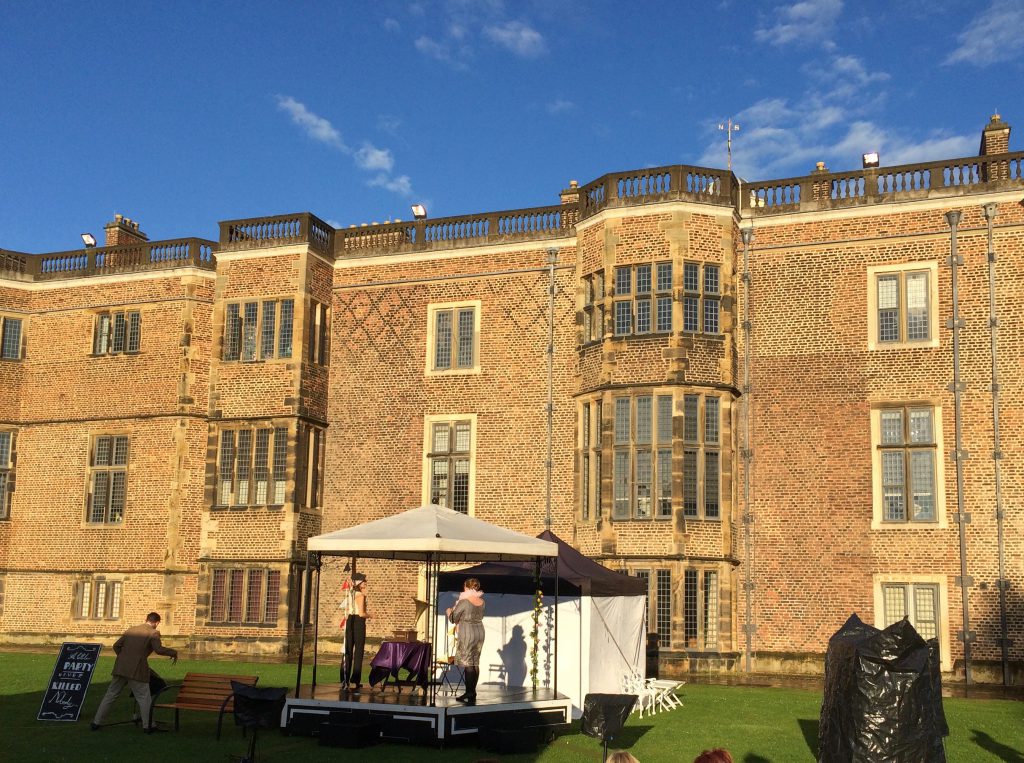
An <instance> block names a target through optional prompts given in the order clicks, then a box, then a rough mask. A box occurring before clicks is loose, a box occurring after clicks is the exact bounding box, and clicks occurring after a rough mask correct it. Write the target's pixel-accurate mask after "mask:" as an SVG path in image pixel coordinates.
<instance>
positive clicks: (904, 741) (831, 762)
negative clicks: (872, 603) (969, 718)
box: [818, 615, 949, 763]
mask: <svg viewBox="0 0 1024 763" xmlns="http://www.w3.org/2000/svg"><path fill="white" fill-rule="evenodd" d="M946 736H949V726H948V725H947V724H946V716H945V713H943V711H942V679H941V676H940V673H939V644H938V641H936V640H935V639H929V640H928V641H925V640H924V639H923V638H921V636H920V634H918V632H917V631H916V630H915V629H914V626H912V625H911V624H910V622H909V621H908V620H907V619H906V618H904V619H903V620H901V621H900V622H898V623H893V624H892V625H890V626H889V627H888V628H886V629H885V630H879V629H878V628H875V627H873V626H871V625H867V624H866V623H863V622H861V621H860V618H858V617H857V615H851V616H850V619H849V620H847V621H846V624H845V625H844V626H843V627H842V628H840V629H839V630H838V631H836V633H835V634H834V635H833V636H832V638H830V639H829V642H828V652H827V653H826V654H825V692H824V697H823V698H822V701H821V720H820V723H819V725H818V761H819V763H855V762H856V763H860V762H861V761H871V762H872V763H875V762H876V761H877V762H878V763H944V761H945V760H946V752H945V749H944V748H943V743H942V738H943V737H946Z"/></svg>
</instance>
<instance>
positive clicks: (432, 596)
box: [427, 561, 441, 707]
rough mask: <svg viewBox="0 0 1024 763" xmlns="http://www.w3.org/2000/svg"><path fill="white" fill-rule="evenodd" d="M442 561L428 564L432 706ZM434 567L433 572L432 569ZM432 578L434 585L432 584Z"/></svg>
mask: <svg viewBox="0 0 1024 763" xmlns="http://www.w3.org/2000/svg"><path fill="white" fill-rule="evenodd" d="M440 564H441V563H440V561H435V562H434V564H433V565H431V564H430V563H429V562H428V563H427V594H428V596H429V598H428V599H427V637H428V640H429V641H430V673H429V674H428V675H427V691H428V692H429V702H430V706H431V707H434V706H435V705H436V704H437V685H436V684H435V683H434V663H435V662H437V584H438V575H439V568H440ZM431 567H433V570H431V569H430V568H431ZM431 577H432V578H433V584H431Z"/></svg>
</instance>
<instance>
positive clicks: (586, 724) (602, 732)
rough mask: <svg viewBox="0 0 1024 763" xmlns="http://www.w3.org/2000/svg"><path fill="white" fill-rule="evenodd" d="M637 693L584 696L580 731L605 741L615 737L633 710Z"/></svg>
mask: <svg viewBox="0 0 1024 763" xmlns="http://www.w3.org/2000/svg"><path fill="white" fill-rule="evenodd" d="M636 700H637V695H636V694H588V695H587V696H586V697H584V698H583V717H582V718H580V726H581V728H580V731H582V732H583V733H584V734H586V735H587V736H588V737H596V738H597V739H600V740H601V741H603V742H608V741H610V740H611V739H614V738H615V735H616V734H618V733H619V732H620V731H622V727H623V726H625V725H626V719H627V718H629V714H630V713H631V712H633V705H635V704H636Z"/></svg>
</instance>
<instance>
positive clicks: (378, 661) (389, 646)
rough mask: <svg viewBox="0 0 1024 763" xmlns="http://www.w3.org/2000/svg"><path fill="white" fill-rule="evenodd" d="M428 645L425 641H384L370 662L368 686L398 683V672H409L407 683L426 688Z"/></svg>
mask: <svg viewBox="0 0 1024 763" xmlns="http://www.w3.org/2000/svg"><path fill="white" fill-rule="evenodd" d="M430 654H431V651H430V644H429V643H428V642H426V641H410V642H406V641H385V642H383V643H382V644H381V645H380V651H379V652H377V654H375V655H374V656H373V659H372V660H370V686H373V685H375V684H377V683H380V682H382V681H383V682H384V683H385V684H386V683H387V681H388V678H389V677H390V678H392V679H394V680H395V681H398V671H399V670H401V669H402V668H405V670H407V671H409V676H408V679H407V681H408V682H409V683H414V684H417V685H419V686H422V687H426V685H427V681H428V679H429V678H430Z"/></svg>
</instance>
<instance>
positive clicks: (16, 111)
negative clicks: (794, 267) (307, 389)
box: [0, 0, 1024, 252]
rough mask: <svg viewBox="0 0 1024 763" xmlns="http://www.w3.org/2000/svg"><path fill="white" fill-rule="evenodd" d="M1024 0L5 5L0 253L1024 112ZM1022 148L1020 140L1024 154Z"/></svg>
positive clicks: (911, 154) (374, 211) (492, 197)
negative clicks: (731, 127) (108, 227)
mask: <svg viewBox="0 0 1024 763" xmlns="http://www.w3.org/2000/svg"><path fill="white" fill-rule="evenodd" d="M1022 30H1024V0H901V1H900V2H880V1H879V2H875V1H871V0H865V1H863V2H854V1H853V0H802V1H801V2H771V1H770V0H762V1H761V2H757V3H754V2H741V1H740V0H703V1H702V2H697V1H696V0H695V1H694V2H683V1H680V0H676V1H675V2H669V0H663V1H662V2H643V1H641V0H637V1H635V2H612V1H611V0H593V1H592V2H586V1H584V0H560V1H556V0H549V1H547V2H544V1H542V0H518V1H516V0H477V1H476V2H471V1H470V0H412V1H411V2H410V1H409V0H395V1H394V2H392V1H391V0H380V1H379V2H366V3H356V2H335V3H327V2H324V3H313V2H298V1H297V2H292V3H283V2H282V3H271V2H261V0H249V1H248V2H205V3H193V2H173V3H169V2H163V3H155V2H143V1H139V2H130V3H128V2H126V3H116V2H99V1H97V2H91V3H85V2H64V3H53V2H42V1H41V0H31V1H24V2H23V1H22V0H0V39H2V40H3V44H2V45H0V98H2V108H0V185H2V188H3V193H2V195H0V247H3V248H7V249H14V250H17V251H28V252H43V251H60V250H66V249H73V248H77V247H80V246H81V243H80V239H79V233H81V232H83V231H92V232H93V233H95V234H96V235H97V237H99V238H101V239H102V226H103V224H104V223H105V222H107V221H109V220H111V219H112V218H113V215H114V213H115V212H120V213H122V214H125V215H127V216H129V217H131V218H133V219H135V220H138V221H139V222H140V223H141V226H142V229H143V230H144V231H145V232H146V233H147V234H149V236H150V238H151V239H153V240H157V239H166V238H175V237H179V236H200V237H204V238H213V239H216V238H217V221H219V220H227V219H234V218H239V217H253V216H259V215H269V214H277V213H286V212H295V211H306V210H308V211H311V212H313V213H315V214H316V215H318V216H320V217H321V218H323V219H325V220H327V221H330V222H331V223H333V224H335V225H338V226H347V225H349V224H351V223H356V224H358V223H362V222H374V221H378V222H383V221H384V220H386V219H395V218H403V219H408V218H409V217H410V216H411V215H410V212H409V205H410V204H411V203H413V202H422V203H424V204H426V206H427V208H428V210H429V213H430V215H431V216H432V217H439V216H445V215H456V214H466V213H470V212H479V211H487V210H500V209H514V208H519V207H529V206H539V205H546V204H554V203H557V200H558V191H559V190H560V189H562V188H564V187H565V186H566V185H567V184H568V181H569V180H570V179H577V180H579V181H580V182H581V183H585V182H589V181H590V180H593V179H595V178H597V177H599V176H600V175H602V174H604V173H606V172H614V171H619V170H626V169H635V168H641V167H647V166H659V165H664V164H678V163H681V164H696V165H701V166H711V167H724V166H725V164H726V156H725V139H724V133H722V132H720V131H719V130H718V129H717V125H718V124H719V123H720V122H722V121H724V120H726V119H727V118H729V117H731V118H733V119H734V120H735V121H737V122H738V123H739V124H740V126H741V129H740V131H739V132H737V133H735V134H734V141H733V168H734V171H735V172H736V174H737V175H739V176H741V177H745V178H747V179H750V180H757V179H766V178H778V177H792V176H797V175H803V174H806V173H807V172H808V171H810V170H811V169H813V167H814V163H815V162H816V161H825V162H826V163H827V164H828V166H829V167H830V168H831V169H835V170H839V169H849V168H852V167H857V166H859V163H860V155H861V154H862V153H863V152H865V151H868V150H878V151H880V152H881V157H882V164H883V165H893V164H901V163H908V162H916V161H926V160H931V159H941V158H950V157H959V156H969V155H973V154H975V153H976V152H977V149H978V142H979V138H980V132H981V129H982V127H983V126H984V125H985V123H986V122H987V120H988V117H989V116H990V115H991V114H992V113H993V112H994V111H996V110H998V111H999V112H1000V113H1001V114H1002V115H1003V118H1004V120H1006V121H1007V122H1009V123H1010V124H1011V125H1014V126H1015V127H1016V128H1017V130H1018V131H1019V130H1024V104H1022V103H1021V99H1020V83H1021V81H1022V79H1024V77H1022V75H1024V35H1022V34H1021V31H1022ZM1021 146H1024V143H1022V141H1021V139H1020V138H1019V136H1016V135H1014V136H1011V148H1020V147H1021Z"/></svg>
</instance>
